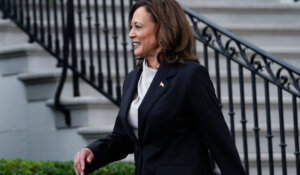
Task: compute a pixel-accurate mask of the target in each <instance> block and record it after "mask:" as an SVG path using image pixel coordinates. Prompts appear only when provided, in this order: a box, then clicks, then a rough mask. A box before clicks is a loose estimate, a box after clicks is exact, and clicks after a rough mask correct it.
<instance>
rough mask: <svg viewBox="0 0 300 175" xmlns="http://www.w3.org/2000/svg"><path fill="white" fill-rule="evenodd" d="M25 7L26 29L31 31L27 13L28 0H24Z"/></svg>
mask: <svg viewBox="0 0 300 175" xmlns="http://www.w3.org/2000/svg"><path fill="white" fill-rule="evenodd" d="M25 8H26V30H27V31H28V32H29V33H30V34H32V33H31V24H30V15H29V0H26V1H25ZM29 40H30V39H29Z"/></svg>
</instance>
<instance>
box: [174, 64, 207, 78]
mask: <svg viewBox="0 0 300 175" xmlns="http://www.w3.org/2000/svg"><path fill="white" fill-rule="evenodd" d="M180 67H181V68H180V69H181V71H182V72H185V73H187V74H188V76H189V77H190V76H193V75H194V74H196V75H197V74H198V75H199V74H202V75H208V71H207V69H206V68H205V67H204V66H202V65H201V64H199V63H196V62H193V61H189V60H187V61H185V62H184V64H182V66H180Z"/></svg>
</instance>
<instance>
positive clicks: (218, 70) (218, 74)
mask: <svg viewBox="0 0 300 175" xmlns="http://www.w3.org/2000/svg"><path fill="white" fill-rule="evenodd" d="M214 55H215V62H216V90H217V97H218V102H219V108H220V109H222V98H221V83H220V63H219V60H220V59H219V53H218V51H216V50H215V51H214Z"/></svg>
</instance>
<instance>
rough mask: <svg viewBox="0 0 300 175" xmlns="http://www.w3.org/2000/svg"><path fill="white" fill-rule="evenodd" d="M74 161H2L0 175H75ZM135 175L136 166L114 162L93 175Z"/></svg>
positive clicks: (0, 161)
mask: <svg viewBox="0 0 300 175" xmlns="http://www.w3.org/2000/svg"><path fill="white" fill-rule="evenodd" d="M74 174H75V173H74V170H73V162H72V161H65V162H60V161H33V160H24V159H0V175H74ZM100 174H101V175H134V164H133V163H126V162H114V163H111V164H109V165H107V166H105V167H102V168H101V169H99V170H97V171H95V172H94V173H92V174H91V175H100Z"/></svg>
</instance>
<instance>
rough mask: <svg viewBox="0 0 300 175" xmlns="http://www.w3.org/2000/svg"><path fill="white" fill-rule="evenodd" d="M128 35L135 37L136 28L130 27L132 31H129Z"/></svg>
mask: <svg viewBox="0 0 300 175" xmlns="http://www.w3.org/2000/svg"><path fill="white" fill-rule="evenodd" d="M128 36H129V38H134V36H135V33H134V29H133V28H131V29H130V31H129V33H128Z"/></svg>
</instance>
